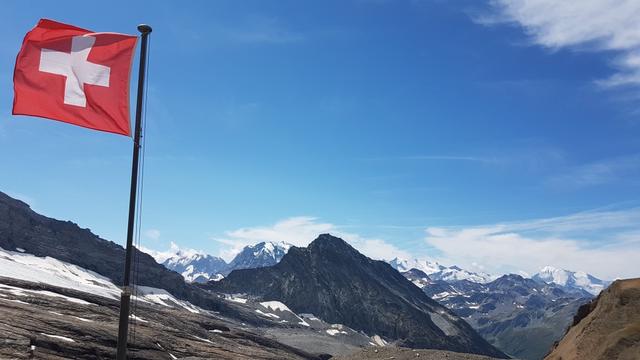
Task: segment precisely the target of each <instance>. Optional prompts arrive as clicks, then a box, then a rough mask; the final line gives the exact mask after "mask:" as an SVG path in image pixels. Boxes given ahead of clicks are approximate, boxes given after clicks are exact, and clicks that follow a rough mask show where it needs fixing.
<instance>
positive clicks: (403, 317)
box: [202, 234, 504, 357]
mask: <svg viewBox="0 0 640 360" xmlns="http://www.w3.org/2000/svg"><path fill="white" fill-rule="evenodd" d="M202 287H203V288H205V289H208V290H212V291H216V292H225V293H245V294H249V295H252V296H257V297H260V298H263V299H265V300H267V299H273V300H278V301H281V302H283V303H286V304H287V305H288V306H289V307H290V308H291V309H292V310H294V311H295V312H297V313H313V314H316V315H318V316H319V317H320V318H322V319H324V320H326V321H329V322H339V321H340V322H342V323H343V324H345V325H347V326H349V327H351V328H353V329H356V330H361V331H364V332H366V333H368V334H370V335H371V334H379V335H380V336H382V337H383V338H385V339H389V340H395V341H397V342H399V343H401V344H402V345H405V346H410V347H426V348H436V349H449V350H455V351H460V352H473V353H479V354H485V355H492V356H498V357H504V354H503V353H502V352H500V351H499V350H497V349H495V348H494V347H492V346H491V345H489V344H488V343H487V342H486V341H485V340H484V339H482V338H481V337H480V336H478V335H477V334H476V333H475V332H474V331H473V330H472V329H471V328H470V327H469V325H468V324H467V323H466V322H464V321H462V320H461V319H459V318H458V317H456V316H455V315H454V314H453V313H452V312H450V311H448V310H447V309H446V308H444V307H443V306H441V305H440V304H438V303H437V302H435V301H433V300H432V299H430V298H429V297H427V296H426V295H425V294H424V293H422V292H421V291H420V289H418V288H417V287H415V286H413V284H411V282H409V281H408V280H406V279H405V278H404V277H403V276H402V275H401V274H400V273H398V272H397V271H395V270H394V269H393V268H392V267H391V266H389V264H387V263H385V262H383V261H376V260H371V259H369V258H367V257H365V256H364V255H362V254H360V253H359V252H358V251H357V250H355V249H354V248H353V247H351V246H350V245H349V244H347V243H346V242H344V241H343V240H342V239H339V238H336V237H333V236H331V235H329V234H323V235H320V236H319V237H318V238H317V239H316V240H314V241H313V242H312V243H311V244H309V246H308V247H307V248H297V247H292V248H291V249H290V250H289V252H288V253H287V254H286V255H285V256H284V257H283V258H282V260H281V261H280V262H279V263H278V264H276V265H274V266H272V267H266V268H259V269H245V270H236V271H233V272H232V273H231V274H229V276H227V277H226V278H225V279H223V280H221V281H218V282H209V283H207V284H206V285H202Z"/></svg>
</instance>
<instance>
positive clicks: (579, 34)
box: [476, 0, 640, 87]
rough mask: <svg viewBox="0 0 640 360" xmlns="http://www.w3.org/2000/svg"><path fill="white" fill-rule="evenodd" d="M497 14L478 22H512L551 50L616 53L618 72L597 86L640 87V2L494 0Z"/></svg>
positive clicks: (615, 64)
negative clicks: (585, 50) (569, 49)
mask: <svg viewBox="0 0 640 360" xmlns="http://www.w3.org/2000/svg"><path fill="white" fill-rule="evenodd" d="M491 3H492V5H493V6H492V7H493V9H494V10H495V11H496V14H494V15H493V16H490V17H481V18H476V20H477V21H478V22H481V23H484V24H495V23H504V22H508V23H515V24H518V25H520V26H522V27H523V28H524V30H525V32H526V33H527V34H528V35H529V36H531V38H532V40H533V41H534V42H535V43H536V44H538V45H542V46H544V47H547V48H550V49H554V50H556V49H562V48H574V49H581V50H584V49H587V50H611V51H615V52H617V57H616V60H615V62H614V63H613V64H612V65H613V66H614V67H615V68H616V70H617V73H615V74H614V75H612V76H611V77H609V78H607V79H600V80H598V83H599V84H600V85H603V86H606V87H612V86H621V85H640V22H639V21H638V19H640V1H637V0H580V1H558V0H494V1H492V2H491Z"/></svg>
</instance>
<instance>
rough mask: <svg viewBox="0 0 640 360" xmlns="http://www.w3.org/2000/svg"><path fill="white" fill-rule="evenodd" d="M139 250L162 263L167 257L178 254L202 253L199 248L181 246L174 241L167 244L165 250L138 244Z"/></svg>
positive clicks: (191, 254)
mask: <svg viewBox="0 0 640 360" xmlns="http://www.w3.org/2000/svg"><path fill="white" fill-rule="evenodd" d="M140 251H142V252H144V253H147V254H149V255H151V257H153V258H154V259H155V260H156V262H157V263H158V264H162V263H163V262H165V261H167V260H168V259H169V258H171V257H174V256H178V255H179V256H187V257H189V256H193V255H196V254H204V252H203V251H201V250H194V249H187V248H181V247H179V246H178V244H176V243H174V242H173V241H172V242H171V244H170V245H169V249H167V250H165V251H158V250H153V249H150V248H147V247H145V246H140Z"/></svg>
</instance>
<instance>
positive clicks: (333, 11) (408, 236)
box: [0, 0, 640, 278]
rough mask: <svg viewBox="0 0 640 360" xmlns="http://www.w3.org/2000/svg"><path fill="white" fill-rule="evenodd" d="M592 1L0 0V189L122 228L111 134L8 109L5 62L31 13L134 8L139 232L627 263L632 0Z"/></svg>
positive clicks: (540, 261) (214, 243)
mask: <svg viewBox="0 0 640 360" xmlns="http://www.w3.org/2000/svg"><path fill="white" fill-rule="evenodd" d="M609 5H610V4H608V1H606V0H602V1H596V0H589V1H585V2H584V4H582V5H576V4H573V5H572V4H561V5H553V3H552V2H549V1H546V0H526V1H521V2H510V1H507V0H504V1H502V0H501V1H493V2H486V3H485V2H481V1H455V2H444V1H435V0H433V1H429V0H425V1H364V0H361V1H333V2H322V3H312V2H298V1H278V2H275V1H273V2H267V1H243V2H238V1H215V2H209V1H201V2H182V3H179V4H178V3H176V2H169V1H166V2H160V1H157V2H153V3H151V2H150V3H142V2H115V1H114V2H110V3H109V6H107V7H104V8H100V9H97V8H91V7H90V6H88V5H87V3H86V2H66V3H65V4H64V5H58V4H53V3H51V2H45V1H35V2H33V1H20V2H17V1H16V2H8V3H6V4H4V11H3V12H2V14H0V39H1V43H0V44H1V45H0V84H1V86H0V162H1V163H2V169H3V171H2V174H3V175H2V176H0V191H4V192H7V193H9V194H11V195H14V196H17V197H20V198H22V199H24V200H26V201H28V202H29V203H30V204H31V205H32V206H33V208H34V209H36V210H37V211H39V212H42V213H44V214H46V215H48V216H52V217H56V218H60V219H71V220H73V221H74V222H77V223H78V224H79V225H80V226H82V227H87V228H90V229H91V230H93V231H94V232H95V233H97V234H99V235H100V236H102V237H104V238H107V239H110V240H114V241H116V242H120V243H122V242H123V239H124V237H125V229H126V217H127V201H128V192H129V184H128V182H129V171H130V157H131V140H130V139H129V138H126V137H122V136H117V135H111V134H106V133H99V132H93V131H89V130H86V129H83V128H79V127H74V126H69V125H65V124H61V123H57V122H52V121H47V120H41V119H35V118H29V117H12V116H11V115H10V114H11V104H12V98H13V94H12V71H13V63H14V60H15V55H16V54H17V51H18V49H19V47H20V43H21V41H22V38H23V36H24V34H25V33H26V32H27V31H28V30H29V29H30V28H32V27H33V26H34V25H35V23H36V22H37V20H38V19H39V18H41V17H46V18H51V19H55V20H58V21H62V22H68V23H71V24H74V25H77V26H80V27H85V28H89V29H92V30H95V31H116V32H124V33H135V26H136V25H137V24H138V23H141V22H147V23H149V24H150V25H152V26H153V28H154V32H153V34H152V43H151V60H150V78H149V98H148V107H149V110H148V113H147V121H148V125H147V149H146V154H147V162H146V167H145V186H144V212H143V225H142V227H143V229H144V230H145V237H144V239H143V244H144V245H145V246H146V247H148V248H152V249H156V250H162V249H166V248H168V246H169V243H170V242H172V241H173V242H176V243H178V244H179V245H180V246H183V247H187V248H196V249H201V250H203V251H206V252H208V253H212V254H221V255H224V256H227V257H228V256H230V255H231V254H232V253H233V252H234V251H237V249H238V248H239V247H241V246H243V245H245V244H248V243H251V242H254V241H258V240H270V239H273V240H277V239H282V240H287V241H291V242H293V243H295V244H297V245H304V244H306V243H308V241H310V240H312V238H313V236H315V234H316V232H319V231H331V232H334V233H337V234H341V235H342V236H344V237H346V238H348V239H349V240H350V241H351V242H352V243H354V245H356V246H357V247H359V248H360V249H361V250H362V251H364V252H365V253H367V254H370V255H371V256H375V257H391V256H395V255H400V256H419V257H429V258H434V259H438V260H440V261H443V262H445V263H458V264H461V265H465V266H468V267H472V268H473V267H475V268H476V270H485V271H491V272H504V271H518V270H524V271H526V272H533V271H535V269H537V268H539V267H541V266H543V265H547V264H551V265H554V266H558V267H566V268H572V269H575V270H586V271H589V272H593V273H595V274H596V275H599V276H602V277H608V278H613V277H617V276H633V275H636V276H637V275H640V268H639V267H638V265H637V262H636V261H634V260H633V258H632V255H633V256H636V257H637V255H638V249H640V226H638V225H636V224H638V223H640V212H639V211H638V207H639V206H640V202H639V200H640V199H639V198H640V196H639V195H640V192H639V190H640V181H639V180H638V179H639V177H638V176H639V175H640V113H638V102H639V101H640V99H639V97H638V84H639V83H640V65H639V64H640V59H639V56H637V55H636V54H637V53H638V50H639V49H640V40H638V37H637V36H634V34H637V33H638V31H640V29H638V24H637V22H632V19H633V17H634V14H640V7H638V6H637V5H634V4H632V3H631V2H629V3H628V4H626V5H625V6H620V7H619V8H616V7H613V6H609ZM606 12H614V13H612V14H608V13H606ZM605 13H606V14H605ZM567 14H568V15H569V16H563V15H567ZM600 14H602V15H600ZM607 15H612V16H607ZM567 19H568V20H567ZM583 20H585V21H583ZM572 21H573V22H575V23H572ZM134 74H135V73H134ZM585 219H587V220H585ZM549 223H551V224H553V226H551V227H549V226H548V225H541V224H549ZM523 224H525V225H523ZM586 225H589V226H586ZM478 229H482V230H478ZM567 229H569V230H567ZM469 234H471V235H469ZM496 239H497V240H496ZM505 239H507V240H505ZM496 241H497V242H496ZM502 241H506V242H502ZM558 241H559V242H558ZM498 246H499V247H500V251H498V250H497V248H492V247H498ZM468 249H475V250H474V252H473V253H469V252H468V251H466V250H468ZM482 249H487V250H482ZM505 249H506V250H505ZM556 250H557V254H555V251H556ZM523 251H524V252H523ZM550 253H553V256H552V255H550ZM621 256H622V257H621ZM523 257H530V259H529V260H527V261H523V260H522V258H523ZM611 259H618V261H613V260H611ZM614 262H615V264H614Z"/></svg>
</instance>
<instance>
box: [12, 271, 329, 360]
mask: <svg viewBox="0 0 640 360" xmlns="http://www.w3.org/2000/svg"><path fill="white" fill-rule="evenodd" d="M136 305H137V306H136V307H135V310H136V316H135V317H132V320H131V325H130V338H129V346H128V347H129V352H128V356H129V358H130V359H176V358H198V359H227V360H241V359H245V360H253V359H263V360H267V359H269V360H280V359H283V360H289V359H291V360H294V359H295V360H303V359H309V360H312V359H313V360H319V359H324V358H326V357H322V356H318V355H312V354H309V353H306V352H304V351H302V350H299V349H296V348H293V347H291V346H287V345H284V344H282V343H280V342H278V341H275V340H273V339H271V338H269V337H265V336H263V335H261V334H260V333H259V331H260V329H258V328H253V329H250V327H248V326H246V324H242V323H240V322H238V321H234V320H230V319H228V318H225V317H223V316H220V315H217V314H215V313H211V312H207V311H205V310H202V309H200V310H198V309H194V308H192V309H190V311H188V310H185V309H180V308H177V307H175V308H171V307H167V306H160V305H154V304H150V303H148V302H138V303H137V304H136ZM118 314H119V302H118V301H117V300H115V299H109V298H105V297H101V296H96V295H92V294H89V293H86V292H80V291H75V290H71V289H66V288H59V287H55V286H50V285H47V284H43V283H32V282H25V281H21V280H15V279H8V278H0V358H2V359H34V358H35V359H51V360H53V359H63V358H65V359H114V358H115V347H116V334H117V332H118Z"/></svg>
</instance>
